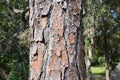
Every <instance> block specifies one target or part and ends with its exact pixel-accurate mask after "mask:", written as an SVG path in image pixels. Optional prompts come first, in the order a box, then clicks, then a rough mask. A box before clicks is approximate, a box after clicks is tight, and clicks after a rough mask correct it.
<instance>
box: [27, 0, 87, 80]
mask: <svg viewBox="0 0 120 80" xmlns="http://www.w3.org/2000/svg"><path fill="white" fill-rule="evenodd" d="M29 5H30V18H29V24H30V37H31V39H30V40H31V46H30V57H29V58H30V76H29V80H85V64H84V43H83V32H82V30H83V29H82V25H81V24H82V23H81V21H82V17H81V16H82V8H81V0H30V2H29Z"/></svg>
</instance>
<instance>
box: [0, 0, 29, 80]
mask: <svg viewBox="0 0 120 80" xmlns="http://www.w3.org/2000/svg"><path fill="white" fill-rule="evenodd" d="M9 1H10V4H8V3H7V2H6V0H1V1H0V67H1V68H3V69H4V70H5V72H6V74H8V80H27V79H28V65H29V60H28V51H29V48H28V47H29V44H28V43H29V42H28V29H26V28H24V30H23V31H22V30H21V31H19V30H20V28H21V26H20V25H21V23H22V19H21V18H22V13H15V12H14V11H13V9H12V7H14V8H16V9H20V10H21V9H22V10H25V9H26V7H28V0H20V1H19V0H9ZM25 26H28V25H25ZM23 27H24V26H23ZM23 34H25V35H24V36H21V35H23ZM23 37H24V38H23Z"/></svg>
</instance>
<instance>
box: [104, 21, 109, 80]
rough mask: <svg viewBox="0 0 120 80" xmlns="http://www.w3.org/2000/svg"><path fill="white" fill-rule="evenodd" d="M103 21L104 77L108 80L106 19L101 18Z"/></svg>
mask: <svg viewBox="0 0 120 80" xmlns="http://www.w3.org/2000/svg"><path fill="white" fill-rule="evenodd" d="M103 23H104V26H103V28H104V53H105V77H106V80H110V77H109V75H110V71H109V54H108V44H107V34H106V33H107V26H108V25H107V21H106V20H104V19H103Z"/></svg>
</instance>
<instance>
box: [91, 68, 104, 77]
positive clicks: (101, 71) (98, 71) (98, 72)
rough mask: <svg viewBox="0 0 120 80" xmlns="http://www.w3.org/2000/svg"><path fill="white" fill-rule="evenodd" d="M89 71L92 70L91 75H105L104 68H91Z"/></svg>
mask: <svg viewBox="0 0 120 80" xmlns="http://www.w3.org/2000/svg"><path fill="white" fill-rule="evenodd" d="M91 70H92V74H93V75H104V74H105V67H101V66H92V67H91Z"/></svg>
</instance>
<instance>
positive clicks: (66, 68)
mask: <svg viewBox="0 0 120 80" xmlns="http://www.w3.org/2000/svg"><path fill="white" fill-rule="evenodd" d="M67 71H68V67H65V69H64V77H63V80H66V72H67Z"/></svg>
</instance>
